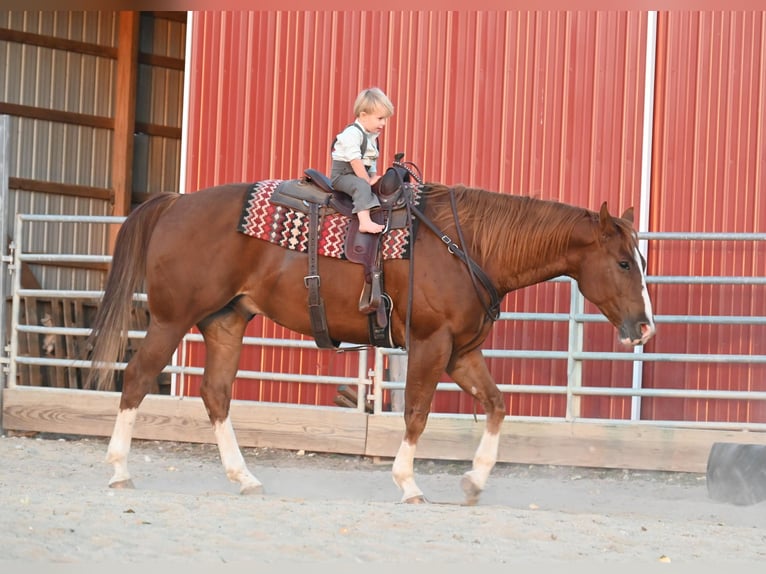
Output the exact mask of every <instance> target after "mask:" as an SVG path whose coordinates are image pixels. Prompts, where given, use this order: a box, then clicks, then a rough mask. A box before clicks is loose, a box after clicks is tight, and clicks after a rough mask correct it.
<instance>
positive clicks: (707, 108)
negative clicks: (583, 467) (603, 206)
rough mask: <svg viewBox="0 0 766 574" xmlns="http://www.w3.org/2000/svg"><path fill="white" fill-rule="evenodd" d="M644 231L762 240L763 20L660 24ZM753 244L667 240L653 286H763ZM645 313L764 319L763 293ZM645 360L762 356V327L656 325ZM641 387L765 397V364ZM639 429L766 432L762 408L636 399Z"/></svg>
mask: <svg viewBox="0 0 766 574" xmlns="http://www.w3.org/2000/svg"><path fill="white" fill-rule="evenodd" d="M658 54H659V55H658V69H657V90H656V92H657V113H656V114H655V128H654V130H655V140H654V141H655V146H654V151H653V157H654V165H653V178H652V179H653V181H652V205H651V216H650V224H651V228H652V230H656V231H661V230H666V231H696V232H733V231H737V232H760V233H763V232H764V231H766V223H765V221H766V203H764V199H765V198H764V195H765V193H766V113H764V112H765V111H766V13H763V12H757V13H741V12H740V13H735V12H715V13H712V12H711V13H708V12H703V13H694V12H671V13H661V14H660V16H659V19H658ZM765 247H766V246H764V245H763V242H761V244H760V246H757V245H756V243H755V242H734V241H726V242H720V241H716V242H714V241H696V242H693V243H689V242H680V241H672V242H670V241H668V242H662V243H660V244H659V245H657V246H655V247H653V248H652V251H651V253H650V257H649V262H650V272H651V273H652V274H654V275H670V274H674V275H692V276H694V275H702V276H710V275H720V276H745V277H747V276H750V277H758V276H760V277H763V276H764V271H765V270H766V249H764V248H765ZM653 294H654V304H655V311H656V313H657V314H660V315H662V314H680V315H683V314H689V315H734V316H744V317H749V316H753V315H757V316H761V317H763V316H764V315H766V287H764V286H758V287H745V286H733V285H729V286H703V285H691V286H681V285H674V286H660V287H657V288H655V289H654V291H653ZM651 349H652V350H653V351H656V352H679V353H700V354H706V353H723V354H760V355H763V354H766V328H764V327H762V326H761V327H750V326H715V325H692V326H686V325H662V326H661V329H660V331H659V334H658V336H657V337H656V338H655V340H654V341H653V342H652V343H651ZM645 386H651V387H657V388H691V389H730V390H742V391H748V390H752V391H764V390H766V366H765V365H738V364H733V363H723V364H717V365H704V364H683V363H672V364H668V363H665V364H653V365H651V366H648V367H646V368H645ZM643 415H644V416H645V417H647V418H660V419H679V420H680V419H685V420H711V421H754V422H766V404H764V402H763V401H748V402H746V401H722V400H719V401H700V400H689V399H687V400H684V399H663V400H657V399H653V400H645V401H644V404H643Z"/></svg>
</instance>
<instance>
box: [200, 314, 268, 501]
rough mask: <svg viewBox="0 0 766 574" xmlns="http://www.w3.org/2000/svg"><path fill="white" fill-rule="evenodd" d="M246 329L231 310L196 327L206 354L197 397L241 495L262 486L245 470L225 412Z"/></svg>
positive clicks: (256, 491)
mask: <svg viewBox="0 0 766 574" xmlns="http://www.w3.org/2000/svg"><path fill="white" fill-rule="evenodd" d="M246 326H247V318H246V317H245V316H243V314H241V313H240V312H238V311H235V310H233V309H231V308H226V309H225V310H224V311H221V312H220V313H217V314H215V315H213V316H211V317H209V318H207V319H205V320H204V321H203V322H201V323H200V324H199V325H198V327H199V329H200V332H201V333H202V336H203V338H204V339H205V345H206V352H207V360H206V362H205V372H204V374H203V375H202V384H201V385H200V396H201V397H202V401H203V402H204V404H205V409H206V410H207V414H208V417H209V418H210V422H211V423H212V425H213V431H214V433H215V439H216V443H217V444H218V452H219V453H220V455H221V463H222V464H223V468H224V470H225V472H226V476H227V477H228V478H229V480H231V481H232V482H236V483H238V484H239V492H240V493H241V494H260V493H262V492H263V485H262V484H261V482H260V481H259V480H258V479H257V478H255V476H253V474H252V473H251V472H250V470H249V469H248V468H247V464H246V463H245V458H244V457H243V456H242V451H241V450H240V448H239V444H238V442H237V437H236V435H235V434H234V427H233V425H232V423H231V416H230V412H229V407H230V406H231V387H232V384H233V383H234V377H235V376H236V374H237V367H238V364H239V355H240V351H241V349H242V337H243V336H244V333H245V327H246Z"/></svg>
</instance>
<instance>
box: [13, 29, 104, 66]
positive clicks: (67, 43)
mask: <svg viewBox="0 0 766 574" xmlns="http://www.w3.org/2000/svg"><path fill="white" fill-rule="evenodd" d="M0 40H2V41H5V42H15V43H17V44H27V45H30V46H39V47H41V48H50V49H52V50H63V51H66V52H76V53H78V54H88V55H90V56H98V57H101V58H110V59H114V58H116V57H117V50H115V49H114V48H112V47H111V46H101V45H99V44H91V43H88V42H80V41H78V40H67V39H66V38H54V37H52V36H44V35H42V34H35V33H32V32H22V31H20V30H9V29H8V28H0Z"/></svg>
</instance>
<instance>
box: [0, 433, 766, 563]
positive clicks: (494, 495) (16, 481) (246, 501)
mask: <svg viewBox="0 0 766 574" xmlns="http://www.w3.org/2000/svg"><path fill="white" fill-rule="evenodd" d="M106 445H107V440H106V439H101V438H81V437H55V436H32V437H19V436H3V437H1V438H0V461H2V463H1V464H0V549H2V557H0V569H2V571H3V572H15V571H18V569H14V568H9V567H10V566H21V565H26V566H29V565H32V566H34V565H41V564H49V565H56V564H70V565H71V564H93V563H96V564H113V563H119V564H123V565H124V564H130V563H151V562H153V561H157V560H161V561H163V562H171V563H178V564H184V565H185V566H184V568H186V566H189V567H191V566H194V565H196V566H200V565H208V564H237V563H239V564H247V563H252V562H258V563H266V564H281V563H286V562H296V563H319V562H334V563H336V564H340V563H350V564H354V563H376V562H377V563H381V564H384V563H385V564H391V563H401V564H403V565H404V564H409V565H412V564H413V563H427V562H434V563H441V564H452V565H455V564H527V565H528V564H533V563H540V564H544V565H549V566H568V567H572V566H576V565H578V564H581V565H585V564H596V565H599V564H600V565H602V566H603V565H608V566H610V571H612V569H611V566H614V565H618V564H625V565H632V566H636V565H639V566H641V565H643V566H646V565H661V564H670V565H682V566H683V565H686V566H695V569H694V570H693V571H703V572H707V571H714V572H720V571H721V568H719V567H714V568H713V569H712V570H710V568H711V567H713V566H714V565H721V567H725V566H728V565H730V564H731V565H734V566H735V567H737V570H736V571H737V572H743V571H751V570H748V568H751V569H752V571H762V568H763V564H764V561H766V502H764V503H759V504H756V505H751V506H733V505H730V504H725V503H721V502H716V501H713V500H711V499H710V498H709V497H708V495H707V489H706V486H705V476H704V475H697V474H679V473H658V472H638V471H622V470H599V469H585V468H574V467H549V466H528V465H509V464H502V465H498V466H497V467H496V469H495V471H494V472H493V474H492V476H491V477H490V480H489V483H488V484H487V488H486V490H485V492H484V495H483V497H482V499H481V500H480V502H479V504H478V505H477V506H473V507H468V506H462V505H461V504H460V503H461V501H462V492H461V490H460V486H459V481H460V476H461V474H462V473H463V472H465V471H466V470H468V468H469V464H468V463H462V462H461V463H446V462H434V461H426V460H418V461H417V462H416V476H417V477H419V484H420V487H421V488H422V489H423V491H424V492H425V494H426V496H427V497H428V498H429V499H430V500H431V501H432V503H431V504H426V505H407V504H401V503H400V502H399V500H400V493H399V491H398V489H397V488H396V486H395V485H394V483H393V481H392V480H391V461H390V460H383V461H380V460H378V461H376V460H372V459H369V458H365V457H354V456H341V455H327V454H317V453H301V452H294V451H276V450H270V449H245V451H244V454H245V459H246V460H247V461H248V464H249V466H250V469H251V470H252V471H253V472H254V474H255V475H256V476H257V477H258V478H259V479H260V480H261V481H262V482H263V484H264V487H265V491H266V492H265V494H263V495H257V496H241V495H239V494H238V490H237V486H236V485H235V484H232V483H230V482H229V481H228V480H227V479H226V477H225V475H224V473H223V469H222V466H221V464H220V460H219V458H218V452H217V449H216V447H215V446H214V445H199V444H187V443H166V442H156V441H134V443H133V449H132V451H131V458H130V466H131V472H132V474H133V479H134V482H135V486H136V488H135V489H134V490H112V489H109V488H108V487H107V482H108V480H109V477H110V475H111V467H110V466H109V465H107V464H106V463H105V462H104V455H105V453H106ZM698 565H699V566H705V568H703V569H702V570H698V569H697V566H698ZM661 568H662V569H666V567H664V566H662V567H661ZM45 571H47V570H45ZM248 571H250V570H248ZM577 571H581V570H579V569H578V570H577ZM586 571H587V570H586ZM642 571H643V570H642Z"/></svg>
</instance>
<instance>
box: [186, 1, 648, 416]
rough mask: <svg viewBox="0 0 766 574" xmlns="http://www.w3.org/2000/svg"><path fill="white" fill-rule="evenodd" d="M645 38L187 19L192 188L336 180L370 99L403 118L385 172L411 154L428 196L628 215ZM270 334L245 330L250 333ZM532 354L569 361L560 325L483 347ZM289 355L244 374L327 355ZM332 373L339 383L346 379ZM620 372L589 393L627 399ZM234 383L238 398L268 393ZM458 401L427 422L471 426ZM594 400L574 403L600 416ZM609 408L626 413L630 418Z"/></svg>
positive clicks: (263, 357) (545, 302) (371, 21)
mask: <svg viewBox="0 0 766 574" xmlns="http://www.w3.org/2000/svg"><path fill="white" fill-rule="evenodd" d="M645 28H646V16H645V15H644V14H636V13H620V12H608V13H606V12H605V13H594V12H587V13H585V12H550V13H539V12H528V13H510V12H381V11H376V12H361V11H354V12H329V11H321V12H311V11H307V12H236V13H230V12H210V13H195V15H194V25H193V34H194V37H193V48H192V62H191V66H192V78H191V82H192V86H193V88H192V93H191V100H190V123H189V126H188V138H189V152H188V170H187V174H186V175H187V182H188V189H187V191H192V190H195V189H199V188H203V187H208V186H211V185H215V184H219V183H225V182H229V181H255V180H258V179H265V178H292V177H297V176H299V175H300V174H301V173H302V171H303V169H304V168H306V167H315V168H318V169H322V170H327V169H329V163H330V161H329V145H330V141H331V140H332V138H333V136H334V135H335V133H336V132H337V131H338V130H339V129H340V128H342V127H343V126H344V125H345V124H346V123H347V122H348V121H349V120H350V119H352V115H351V108H352V104H353V99H354V97H355V96H356V94H357V92H358V91H359V90H360V89H361V88H363V87H366V86H369V85H379V86H381V87H382V88H383V89H384V90H385V91H386V92H387V93H388V94H389V95H390V96H391V98H392V100H393V102H394V105H395V106H396V113H395V115H394V117H393V118H392V119H391V120H390V122H389V124H388V126H387V128H386V132H385V133H384V134H383V136H382V138H381V140H382V153H383V158H384V159H386V158H391V157H392V155H393V153H395V152H397V151H404V152H406V154H407V158H408V159H410V160H412V161H415V162H416V163H417V164H418V165H419V166H420V167H421V168H422V169H423V172H424V174H425V176H426V179H428V180H430V181H443V182H446V183H465V184H468V185H472V186H477V187H483V188H485V189H491V190H494V191H499V192H505V193H517V194H531V195H534V196H537V197H542V198H552V199H558V200H561V201H566V202H569V203H574V204H578V205H582V206H586V207H589V208H592V209H598V207H599V206H600V204H601V202H602V201H604V200H607V201H608V202H609V205H610V208H611V210H612V211H613V212H621V211H622V210H623V209H625V208H627V207H629V206H631V205H636V206H637V205H638V198H639V183H640V149H641V148H640V145H641V132H640V126H641V121H642V105H643V102H642V101H641V95H642V94H643V77H644V51H645V46H644V42H645V40H644V38H645ZM568 297H569V295H568V288H566V287H562V286H560V285H544V286H539V287H534V288H530V289H527V290H524V291H523V292H520V293H518V294H516V295H511V296H509V297H508V299H507V301H506V303H505V308H506V309H518V310H555V311H560V310H562V309H565V308H568ZM279 329H280V328H278V327H274V326H272V325H271V324H270V323H269V322H268V321H263V322H258V321H256V322H255V324H254V325H253V326H252V327H251V331H249V332H250V333H252V334H256V333H257V334H259V335H264V336H270V334H271V333H273V332H274V331H275V330H279ZM588 329H591V327H588ZM285 334H289V333H285ZM614 339H615V336H614V333H613V330H611V327H608V328H604V329H601V328H600V327H599V326H597V325H596V326H593V327H592V331H591V330H589V345H592V346H593V347H594V348H604V347H606V348H612V345H613V341H614ZM540 341H542V344H543V345H544V346H550V347H551V348H561V347H563V346H565V345H566V341H567V334H566V326H563V325H555V324H543V325H538V324H525V325H523V326H513V327H511V326H508V327H500V326H498V328H497V329H496V330H495V332H494V333H493V335H492V337H491V339H490V341H489V342H488V343H489V345H490V346H500V345H502V346H504V347H512V348H523V347H524V346H525V345H530V346H534V345H535V344H537V345H540ZM289 354H294V355H295V356H288V357H286V358H285V357H284V356H283V355H282V354H281V353H280V356H279V357H276V356H271V355H273V353H272V352H271V351H268V350H252V351H251V350H248V351H246V353H245V356H243V361H242V365H243V366H244V367H245V368H252V369H258V368H260V366H261V365H263V366H264V367H266V366H269V368H276V369H277V370H278V371H279V370H280V369H283V368H285V367H288V368H287V372H297V371H296V370H295V369H297V368H305V366H306V364H309V365H310V367H309V369H308V371H307V372H310V373H318V372H327V370H328V365H329V362H331V361H332V360H333V357H334V354H333V353H331V352H326V351H321V352H306V351H304V352H303V353H300V352H290V353H289ZM256 355H257V356H256ZM491 363H492V365H491V367H492V369H493V373H494V374H495V375H496V377H497V379H498V380H501V381H503V382H516V381H518V382H524V383H535V384H546V385H548V384H560V383H561V381H562V380H563V377H565V376H566V365H565V364H563V363H562V364H555V363H551V362H545V361H517V362H515V364H513V365H511V364H503V362H502V361H500V360H492V361H491ZM506 363H507V362H506ZM197 364H199V363H197ZM340 367H342V369H343V372H342V373H335V374H344V375H349V376H353V375H354V374H355V373H356V366H355V365H353V364H348V365H345V366H343V365H341V366H340ZM629 375H630V373H629V370H628V368H627V367H626V366H625V365H619V364H618V365H614V366H612V365H595V366H592V367H588V373H587V377H586V380H589V381H592V384H629V381H630V377H629ZM249 385H251V384H249V383H248V388H249ZM241 386H244V385H241ZM241 386H240V389H238V393H239V394H238V396H239V397H240V398H261V397H262V396H266V395H269V396H275V395H279V393H272V392H271V391H267V392H265V393H264V392H263V387H261V390H257V391H255V390H254V391H252V393H251V392H250V391H248V390H247V389H242V388H241ZM267 387H268V385H267ZM309 394H310V393H309ZM331 394H332V393H331ZM256 395H257V396H256ZM303 395H304V396H305V395H306V393H303ZM280 396H283V395H280ZM466 400H467V398H465V397H461V398H457V396H456V395H454V394H450V395H446V396H444V397H439V398H438V399H437V401H436V405H435V407H436V410H455V409H460V410H463V411H468V412H470V411H472V410H473V405H472V404H465V401H466ZM455 401H457V403H458V404H453V403H454V402H455ZM509 401H511V402H512V404H511V405H510V410H511V412H513V413H514V414H541V415H546V414H551V415H561V414H563V408H564V404H563V401H560V400H558V399H548V398H540V397H537V396H530V397H524V396H522V397H511V398H509ZM605 401H608V400H607V399H596V398H594V399H587V400H586V401H585V402H586V404H590V405H592V406H591V407H590V408H589V410H594V409H603V404H602V403H604V402H605ZM616 402H617V403H619V405H618V408H617V409H616V410H618V411H620V412H623V411H624V404H627V403H626V402H625V401H622V400H617V401H616ZM608 409H611V410H612V411H614V410H615V408H612V407H611V406H609V407H608Z"/></svg>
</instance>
